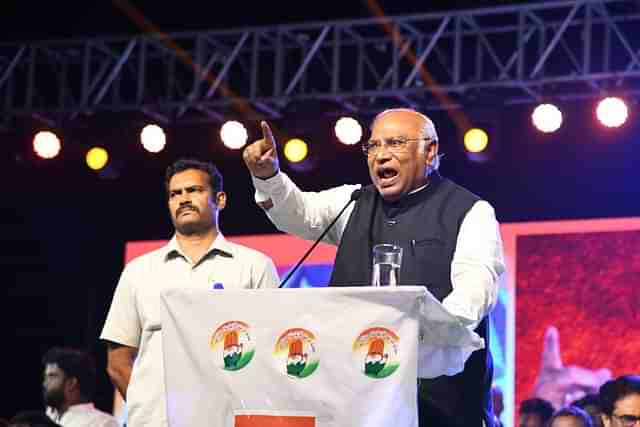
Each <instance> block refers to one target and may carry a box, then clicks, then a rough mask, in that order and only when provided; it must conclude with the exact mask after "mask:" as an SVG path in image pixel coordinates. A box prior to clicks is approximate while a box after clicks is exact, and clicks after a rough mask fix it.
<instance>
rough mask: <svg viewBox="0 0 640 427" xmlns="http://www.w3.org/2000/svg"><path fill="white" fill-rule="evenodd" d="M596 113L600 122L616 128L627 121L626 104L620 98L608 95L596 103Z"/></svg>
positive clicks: (627, 111)
mask: <svg viewBox="0 0 640 427" xmlns="http://www.w3.org/2000/svg"><path fill="white" fill-rule="evenodd" d="M596 115H597V116H598V120H600V123H602V124H603V125H604V126H606V127H609V128H617V127H619V126H622V125H623V124H624V122H626V121H627V117H628V116H629V110H628V108H627V104H626V103H625V102H624V101H623V100H622V99H620V98H616V97H609V98H605V99H603V100H602V101H600V102H599V103H598V107H597V109H596Z"/></svg>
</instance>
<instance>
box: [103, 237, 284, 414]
mask: <svg viewBox="0 0 640 427" xmlns="http://www.w3.org/2000/svg"><path fill="white" fill-rule="evenodd" d="M278 282H279V280H278V274H277V271H276V268H275V266H274V264H273V261H272V260H271V259H270V258H269V257H267V256H266V255H264V254H262V253H260V252H258V251H256V250H253V249H250V248H247V247H244V246H241V245H238V244H235V243H232V242H229V241H228V240H226V239H225V238H224V237H223V236H222V235H221V234H218V237H217V238H216V239H215V241H214V242H213V243H212V245H211V247H210V248H209V250H208V251H207V253H206V255H205V256H204V257H203V258H202V259H201V260H200V261H199V262H198V263H197V264H193V263H192V262H191V261H190V260H189V258H188V257H186V256H185V255H184V254H183V252H182V251H181V250H180V247H179V246H178V242H177V240H176V238H175V236H174V237H173V239H171V241H170V242H169V243H168V244H167V245H166V246H163V247H162V248H160V249H157V250H155V251H153V252H150V253H148V254H145V255H142V256H140V257H138V258H136V259H134V260H132V261H131V262H130V263H128V264H127V266H126V267H125V269H124V271H123V272H122V275H121V276H120V281H119V282H118V286H117V287H116V291H115V294H114V296H113V301H112V303H111V308H110V309H109V314H108V315H107V319H106V321H105V324H104V328H103V330H102V334H101V335H100V338H101V339H103V340H106V341H110V342H114V343H117V344H122V345H125V346H129V347H134V348H137V349H138V354H137V357H136V361H135V362H134V366H133V371H132V373H131V380H130V382H129V386H128V388H127V396H126V397H125V400H126V402H127V410H128V414H129V416H128V423H127V425H130V426H133V427H143V426H153V427H156V426H166V425H167V417H166V403H165V389H164V370H163V363H162V333H161V330H162V325H161V314H160V293H161V292H162V291H163V290H165V289H168V288H172V287H179V288H195V289H215V288H223V289H242V288H274V287H277V286H278Z"/></svg>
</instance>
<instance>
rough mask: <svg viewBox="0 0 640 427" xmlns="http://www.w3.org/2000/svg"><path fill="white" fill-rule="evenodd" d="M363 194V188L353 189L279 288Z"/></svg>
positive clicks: (282, 285) (281, 286) (281, 285)
mask: <svg viewBox="0 0 640 427" xmlns="http://www.w3.org/2000/svg"><path fill="white" fill-rule="evenodd" d="M361 194H362V189H361V188H358V189H357V190H353V193H351V197H350V198H349V201H348V202H347V204H346V205H344V207H343V208H342V210H341V211H340V212H339V213H338V215H336V217H335V218H334V219H333V221H331V224H329V225H328V226H327V228H325V229H324V231H323V232H322V234H321V235H320V237H318V238H317V239H316V241H315V242H313V245H311V247H310V248H309V250H307V252H306V253H305V254H304V255H303V256H302V258H300V261H298V263H297V264H296V265H295V267H293V268H292V269H291V271H289V274H287V277H285V278H284V280H283V281H282V283H280V286H278V288H283V287H284V285H285V284H286V283H287V282H288V281H289V279H290V278H291V276H293V273H295V272H296V271H297V270H298V268H300V265H302V263H303V262H304V260H305V259H307V257H308V256H309V254H310V253H311V251H313V249H314V248H315V247H316V246H318V243H320V241H321V240H322V238H323V237H324V236H325V235H326V234H327V233H328V232H329V230H331V227H333V225H334V224H335V223H336V221H338V218H340V217H341V216H342V214H343V213H344V211H345V210H347V207H349V205H350V204H351V202H355V201H356V200H358V199H359V198H360V195H361Z"/></svg>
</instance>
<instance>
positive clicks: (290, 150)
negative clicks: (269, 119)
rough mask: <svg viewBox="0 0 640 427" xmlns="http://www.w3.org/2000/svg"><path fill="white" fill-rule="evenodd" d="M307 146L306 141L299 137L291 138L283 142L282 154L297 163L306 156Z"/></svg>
mask: <svg viewBox="0 0 640 427" xmlns="http://www.w3.org/2000/svg"><path fill="white" fill-rule="evenodd" d="M307 154H309V147H307V143H306V142H304V141H303V140H301V139H299V138H293V139H290V140H289V141H287V143H286V144H284V156H285V157H286V158H287V160H289V161H290V162H291V163H298V162H301V161H303V160H304V159H306V158H307Z"/></svg>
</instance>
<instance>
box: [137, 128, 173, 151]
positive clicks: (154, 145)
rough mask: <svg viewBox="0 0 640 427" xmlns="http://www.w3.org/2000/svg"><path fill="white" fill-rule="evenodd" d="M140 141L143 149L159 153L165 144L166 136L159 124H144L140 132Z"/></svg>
mask: <svg viewBox="0 0 640 427" xmlns="http://www.w3.org/2000/svg"><path fill="white" fill-rule="evenodd" d="M140 142H141V143H142V146H143V147H144V149H145V150H147V151H149V152H151V153H159V152H160V151H162V150H163V149H164V146H165V145H166V144H167V137H166V135H165V133H164V130H162V128H161V127H160V126H158V125H146V126H145V127H144V128H143V129H142V132H140Z"/></svg>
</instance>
